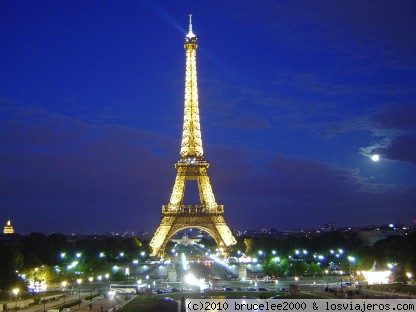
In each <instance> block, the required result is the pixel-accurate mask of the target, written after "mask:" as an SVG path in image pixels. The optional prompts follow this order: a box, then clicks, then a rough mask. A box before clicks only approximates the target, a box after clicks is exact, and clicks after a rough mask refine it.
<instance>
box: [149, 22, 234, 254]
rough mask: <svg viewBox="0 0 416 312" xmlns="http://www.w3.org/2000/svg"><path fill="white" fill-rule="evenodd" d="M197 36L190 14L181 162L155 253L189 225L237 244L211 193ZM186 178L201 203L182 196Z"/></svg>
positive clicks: (218, 239)
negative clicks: (187, 201)
mask: <svg viewBox="0 0 416 312" xmlns="http://www.w3.org/2000/svg"><path fill="white" fill-rule="evenodd" d="M197 46H198V45H197V37H196V36H195V34H194V33H193V31H192V20H191V15H190V16H189V31H188V34H187V35H186V36H185V44H184V47H185V55H186V75H185V108H184V117H183V131H182V143H181V151H180V158H179V161H178V162H176V164H175V168H176V178H175V184H174V186H173V191H172V195H171V196H170V201H169V204H168V205H164V206H162V218H161V221H160V225H159V227H158V228H157V230H156V233H155V234H154V236H153V238H152V240H151V242H150V247H151V248H152V255H153V256H158V257H164V256H165V248H166V244H167V242H168V241H169V240H170V239H171V238H172V236H173V235H175V234H176V233H177V232H179V231H181V230H184V229H187V228H197V229H201V230H204V231H205V232H207V233H208V234H209V235H211V236H212V237H213V238H214V240H215V242H216V243H217V245H218V246H219V247H220V249H221V248H223V249H225V248H226V247H229V246H231V245H234V244H236V243H237V242H236V240H235V238H234V236H233V235H232V233H231V231H230V229H229V227H228V226H227V224H226V223H225V220H224V206H223V205H218V204H217V202H216V201H215V196H214V193H213V192H212V188H211V183H210V181H209V177H208V173H207V169H208V167H209V163H208V162H206V161H205V158H204V150H203V148H202V138H201V126H200V123H199V107H198V85H197V77H196V49H197ZM187 181H195V182H196V183H197V185H198V191H199V199H200V204H199V205H184V204H183V202H182V201H183V198H184V193H185V186H186V182H187Z"/></svg>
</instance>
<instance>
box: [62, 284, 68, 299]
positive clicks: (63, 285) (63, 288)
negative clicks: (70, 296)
mask: <svg viewBox="0 0 416 312" xmlns="http://www.w3.org/2000/svg"><path fill="white" fill-rule="evenodd" d="M66 285H68V282H67V281H62V282H61V286H62V290H63V292H64V304H65V287H66Z"/></svg>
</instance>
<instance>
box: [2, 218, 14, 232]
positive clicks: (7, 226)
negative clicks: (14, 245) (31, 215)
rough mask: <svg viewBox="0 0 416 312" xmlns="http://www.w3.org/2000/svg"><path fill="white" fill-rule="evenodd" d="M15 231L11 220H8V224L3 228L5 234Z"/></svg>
mask: <svg viewBox="0 0 416 312" xmlns="http://www.w3.org/2000/svg"><path fill="white" fill-rule="evenodd" d="M13 233H14V229H13V226H12V222H11V221H10V219H9V220H7V222H6V225H5V226H4V228H3V234H13Z"/></svg>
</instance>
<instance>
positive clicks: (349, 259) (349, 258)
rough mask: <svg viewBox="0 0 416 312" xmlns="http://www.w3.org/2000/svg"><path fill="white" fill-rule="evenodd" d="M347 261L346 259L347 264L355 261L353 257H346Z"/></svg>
mask: <svg viewBox="0 0 416 312" xmlns="http://www.w3.org/2000/svg"><path fill="white" fill-rule="evenodd" d="M347 259H348V261H349V262H355V260H356V259H355V257H353V256H348V257H347Z"/></svg>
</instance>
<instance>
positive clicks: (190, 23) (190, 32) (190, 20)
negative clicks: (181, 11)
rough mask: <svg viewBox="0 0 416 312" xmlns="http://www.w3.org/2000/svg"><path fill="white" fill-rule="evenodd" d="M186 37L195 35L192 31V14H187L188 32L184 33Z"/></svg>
mask: <svg viewBox="0 0 416 312" xmlns="http://www.w3.org/2000/svg"><path fill="white" fill-rule="evenodd" d="M186 37H187V38H194V37H196V36H195V34H194V33H193V31H192V14H189V30H188V33H187V34H186Z"/></svg>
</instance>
